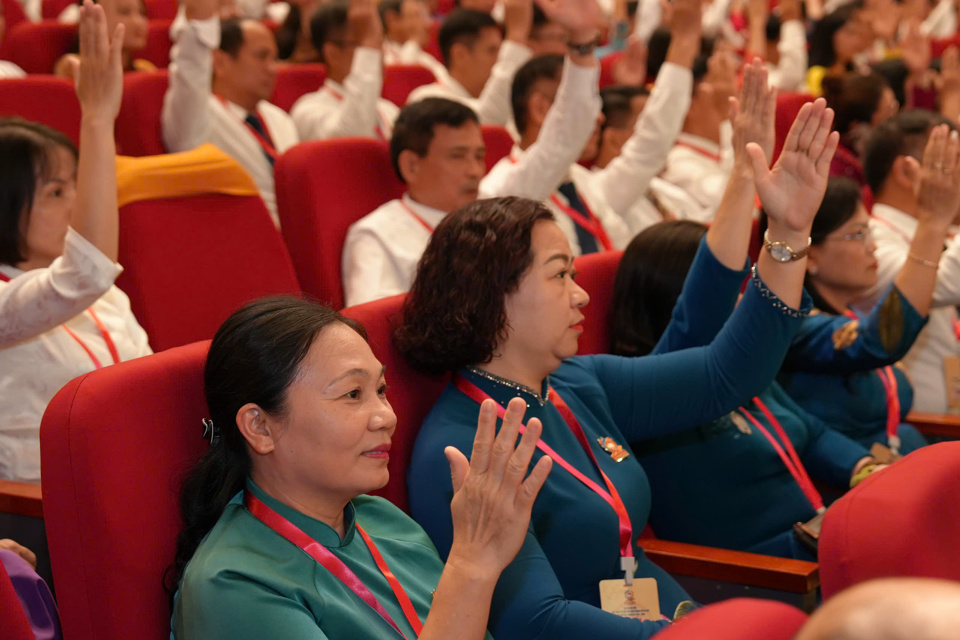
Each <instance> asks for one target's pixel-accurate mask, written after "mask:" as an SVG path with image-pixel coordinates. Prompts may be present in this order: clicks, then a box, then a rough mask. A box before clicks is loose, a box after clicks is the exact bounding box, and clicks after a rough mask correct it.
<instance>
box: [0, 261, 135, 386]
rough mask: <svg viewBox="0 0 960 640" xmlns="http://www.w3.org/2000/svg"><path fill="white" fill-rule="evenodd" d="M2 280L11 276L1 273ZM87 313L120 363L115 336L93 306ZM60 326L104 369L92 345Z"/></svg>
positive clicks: (66, 327) (111, 353)
mask: <svg viewBox="0 0 960 640" xmlns="http://www.w3.org/2000/svg"><path fill="white" fill-rule="evenodd" d="M0 282H10V277H9V276H7V275H6V274H4V273H0ZM87 313H89V314H90V317H91V318H93V322H94V324H96V325H97V329H99V331H100V335H101V336H103V341H104V342H105V343H106V344H107V350H108V351H109V352H110V357H111V358H113V364H119V362H120V353H119V352H118V351H117V345H115V344H114V343H113V338H111V337H110V332H109V331H107V328H106V327H105V326H104V325H103V323H102V322H100V318H98V317H97V314H96V312H94V310H93V307H90V308H89V309H87ZM60 326H61V327H63V330H64V331H66V332H67V335H69V336H70V337H71V338H73V339H74V340H76V341H77V344H79V345H80V346H81V347H82V348H83V350H84V351H85V352H86V353H87V355H88V356H89V357H90V360H92V361H93V366H94V368H96V369H103V364H101V363H100V358H98V357H97V356H96V355H95V354H94V353H93V351H92V350H91V349H90V347H88V346H87V343H85V342H84V341H83V340H82V339H80V336H78V335H77V334H76V333H74V332H73V331H72V330H71V329H70V327H68V326H67V325H65V324H62V325H60Z"/></svg>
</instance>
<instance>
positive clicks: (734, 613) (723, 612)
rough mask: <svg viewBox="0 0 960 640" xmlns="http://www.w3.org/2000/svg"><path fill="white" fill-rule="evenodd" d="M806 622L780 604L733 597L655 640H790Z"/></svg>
mask: <svg viewBox="0 0 960 640" xmlns="http://www.w3.org/2000/svg"><path fill="white" fill-rule="evenodd" d="M806 620H807V615H806V614H805V613H804V612H802V611H800V610H799V609H797V608H795V607H791V606H790V605H788V604H784V603H782V602H775V601H771V600H754V599H752V598H735V599H733V600H727V601H725V602H718V603H717V604H712V605H709V606H707V607H704V608H702V609H698V610H696V611H694V612H693V613H690V614H689V615H687V616H686V617H685V618H682V619H681V620H679V621H678V622H677V623H676V624H675V625H673V626H671V627H670V628H668V629H665V630H663V631H661V632H660V633H658V634H657V640H661V639H662V640H704V639H705V638H709V639H710V640H791V638H793V637H794V636H795V635H796V634H797V632H798V631H800V627H802V626H803V623H804V622H806Z"/></svg>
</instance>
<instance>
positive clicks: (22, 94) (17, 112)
mask: <svg viewBox="0 0 960 640" xmlns="http://www.w3.org/2000/svg"><path fill="white" fill-rule="evenodd" d="M0 116H20V117H21V118H24V119H25V120H32V121H34V122H40V123H43V124H45V125H47V126H48V127H53V128H54V129H56V130H57V131H59V132H61V133H63V134H64V135H66V136H67V137H68V138H70V139H71V140H73V142H74V144H79V143H80V102H79V101H78V100H77V93H76V91H74V89H73V83H72V82H70V81H69V80H67V79H65V78H57V77H55V76H46V75H36V76H27V77H25V78H11V79H7V80H0Z"/></svg>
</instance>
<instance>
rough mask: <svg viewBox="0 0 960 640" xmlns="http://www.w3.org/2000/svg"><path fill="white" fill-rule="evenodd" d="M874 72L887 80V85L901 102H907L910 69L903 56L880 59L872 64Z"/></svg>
mask: <svg viewBox="0 0 960 640" xmlns="http://www.w3.org/2000/svg"><path fill="white" fill-rule="evenodd" d="M871 68H872V69H873V71H874V73H876V74H877V75H879V76H880V77H882V78H883V79H884V81H886V83H887V85H889V87H890V88H891V89H892V90H893V95H894V97H896V99H897V102H899V103H900V104H907V88H906V82H907V77H908V76H909V75H910V70H909V69H908V68H907V64H906V63H905V62H904V61H903V58H887V59H886V60H879V61H877V62H875V63H873V64H872V65H871Z"/></svg>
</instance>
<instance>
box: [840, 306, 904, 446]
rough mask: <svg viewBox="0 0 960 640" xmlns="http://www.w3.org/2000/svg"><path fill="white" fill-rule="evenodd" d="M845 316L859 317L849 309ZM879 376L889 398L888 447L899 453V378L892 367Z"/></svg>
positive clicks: (853, 318) (881, 370)
mask: <svg viewBox="0 0 960 640" xmlns="http://www.w3.org/2000/svg"><path fill="white" fill-rule="evenodd" d="M843 315H845V316H846V317H848V318H850V319H852V320H856V319H857V315H856V314H855V313H853V312H852V311H850V310H849V309H847V310H846V311H845V312H844V314H843ZM877 375H878V376H880V382H882V383H883V390H884V392H885V393H886V396H887V446H888V447H890V449H891V451H893V452H894V453H899V452H900V436H898V435H897V428H898V427H899V426H900V394H899V392H898V390H897V376H896V374H895V373H894V372H893V367H892V366H886V367H883V368H881V369H877Z"/></svg>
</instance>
